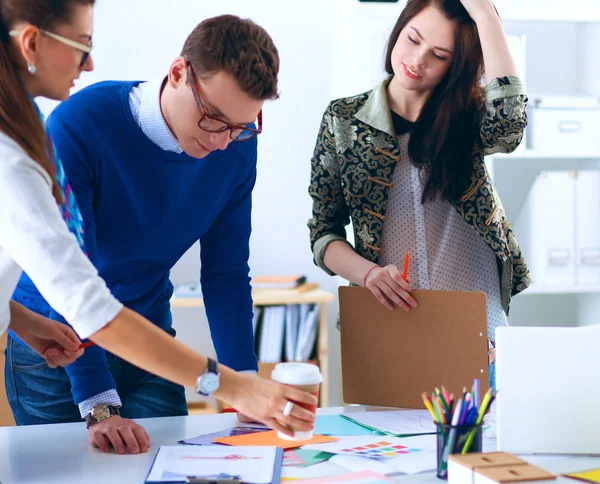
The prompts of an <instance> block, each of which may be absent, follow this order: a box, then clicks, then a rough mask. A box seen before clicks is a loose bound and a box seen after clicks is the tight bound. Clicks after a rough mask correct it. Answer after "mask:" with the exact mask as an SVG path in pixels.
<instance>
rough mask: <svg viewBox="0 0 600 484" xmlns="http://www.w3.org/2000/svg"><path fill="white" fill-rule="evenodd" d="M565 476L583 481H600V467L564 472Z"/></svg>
mask: <svg viewBox="0 0 600 484" xmlns="http://www.w3.org/2000/svg"><path fill="white" fill-rule="evenodd" d="M564 476H565V477H570V478H571V479H577V480H579V481H583V482H592V483H600V469H591V470H589V471H584V472H573V473H571V474H564Z"/></svg>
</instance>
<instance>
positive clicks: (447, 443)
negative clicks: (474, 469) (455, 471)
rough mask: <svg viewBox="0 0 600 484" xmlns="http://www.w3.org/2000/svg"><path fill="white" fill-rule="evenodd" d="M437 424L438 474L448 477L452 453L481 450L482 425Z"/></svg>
mask: <svg viewBox="0 0 600 484" xmlns="http://www.w3.org/2000/svg"><path fill="white" fill-rule="evenodd" d="M436 426H437V476H438V477H439V478H440V479H448V457H449V456H450V454H462V453H463V452H464V453H465V454H469V453H471V452H481V445H482V430H481V429H482V426H481V424H479V425H475V424H471V425H444V424H439V423H438V424H436Z"/></svg>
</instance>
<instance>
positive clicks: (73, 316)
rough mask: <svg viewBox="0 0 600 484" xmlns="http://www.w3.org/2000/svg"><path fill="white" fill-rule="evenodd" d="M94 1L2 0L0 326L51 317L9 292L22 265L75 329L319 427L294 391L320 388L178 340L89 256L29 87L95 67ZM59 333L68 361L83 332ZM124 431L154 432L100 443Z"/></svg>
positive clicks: (206, 387)
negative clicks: (240, 366) (292, 383)
mask: <svg viewBox="0 0 600 484" xmlns="http://www.w3.org/2000/svg"><path fill="white" fill-rule="evenodd" d="M93 4H94V0H62V1H57V0H53V1H50V0H0V333H2V332H4V330H5V329H6V328H7V326H8V323H9V321H10V323H11V326H15V329H17V328H19V327H22V326H27V325H28V324H29V327H34V326H36V325H37V327H38V328H39V327H43V326H47V325H48V324H49V322H48V321H47V320H46V319H45V318H43V317H41V316H39V315H36V314H34V313H32V312H31V311H29V310H27V309H26V308H24V307H23V306H21V305H19V304H16V303H14V302H11V301H10V299H11V295H12V293H13V291H14V289H15V287H16V284H17V281H18V280H19V277H20V276H21V273H22V270H25V271H27V273H28V274H29V275H30V276H31V278H32V280H33V282H34V283H35V285H36V286H37V287H38V289H39V290H40V292H41V293H42V295H43V296H44V298H45V299H46V300H47V301H48V302H49V303H50V304H51V305H52V307H53V308H54V309H55V310H56V311H57V312H59V313H60V314H62V315H63V316H64V317H65V318H66V320H67V321H68V322H69V323H70V324H71V325H72V326H73V328H74V329H75V331H76V332H77V333H78V335H79V337H81V338H90V339H91V340H92V341H93V342H95V343H96V344H98V345H99V346H101V347H103V348H105V349H107V350H109V351H111V352H112V353H114V354H116V355H118V356H120V357H122V358H123V359H125V360H127V361H129V362H131V363H133V364H134V365H136V366H138V367H140V368H143V369H145V370H147V371H149V372H152V373H155V374H156V375H159V376H161V377H163V378H165V379H167V380H170V381H173V382H176V383H179V384H181V385H185V386H188V387H193V388H195V389H196V390H197V391H198V392H199V393H202V394H203V395H212V396H214V397H216V398H219V399H222V400H225V401H227V402H228V403H230V404H231V405H234V406H235V408H237V409H238V410H239V411H241V412H243V413H244V414H246V415H248V416H249V417H252V418H253V419H256V420H258V421H261V422H264V423H266V424H267V425H269V426H272V427H273V428H276V429H278V430H280V431H282V432H285V433H287V434H292V433H293V432H292V429H294V428H296V429H302V430H308V429H310V428H312V427H313V420H314V414H312V413H311V412H309V411H307V410H306V409H304V408H302V407H301V406H300V405H292V404H291V403H290V402H291V401H294V402H299V403H301V404H307V405H315V404H316V403H317V401H316V398H315V397H314V396H312V395H310V394H308V393H307V392H303V391H300V390H298V389H295V388H291V387H288V386H284V385H281V384H279V383H275V382H272V381H267V380H263V379H261V378H258V377H257V376H255V375H252V374H238V373H236V372H235V371H233V370H231V369H229V368H227V367H225V366H223V365H217V364H216V362H214V361H213V360H211V359H210V358H206V357H204V356H202V355H199V354H197V353H195V352H194V351H192V350H191V349H189V348H188V347H186V346H184V345H182V344H181V343H179V342H177V341H176V340H174V339H173V338H172V337H170V336H169V335H168V334H167V333H165V332H164V331H161V330H160V329H159V328H157V327H156V326H155V325H153V324H151V323H150V322H149V321H147V320H146V319H144V318H143V317H141V316H140V315H138V314H137V313H135V312H133V311H131V310H129V309H127V308H124V307H123V305H122V304H121V303H120V302H119V301H117V300H116V299H115V298H114V297H113V296H112V295H111V293H110V291H109V290H108V288H107V287H106V284H105V283H104V281H103V280H102V279H101V278H100V277H99V276H98V273H97V271H96V269H95V268H94V266H93V265H92V263H91V262H90V261H89V260H88V258H87V257H86V256H85V254H84V252H85V246H84V243H83V237H82V234H83V230H84V228H83V224H82V218H81V214H80V212H79V209H78V207H77V203H76V201H75V199H74V197H73V194H72V192H71V189H70V186H69V183H68V181H67V179H66V177H65V174H64V170H63V169H62V165H61V163H60V159H59V158H58V157H57V154H56V151H55V149H54V147H53V145H52V141H51V140H50V139H48V137H47V135H46V132H45V129H44V120H43V117H42V114H41V112H40V110H39V108H38V107H37V105H36V103H35V101H34V98H35V97H37V96H44V97H47V98H49V99H56V100H64V99H66V98H67V97H68V96H69V90H70V88H71V87H72V86H73V83H74V81H75V80H76V79H77V78H79V76H80V74H81V73H82V72H83V71H91V70H92V69H93V61H92V58H91V57H90V52H91V49H92V41H91V39H92V18H93ZM63 215H64V220H67V221H68V226H67V224H66V223H65V221H64V220H63ZM54 324H56V323H54ZM59 326H60V325H59ZM53 328H55V327H54V326H53ZM38 333H39V331H38ZM42 333H43V332H42ZM55 333H56V331H54V332H52V333H51V334H50V333H48V332H47V334H46V335H45V336H46V340H47V341H49V343H47V344H48V345H50V346H52V347H53V351H54V352H57V354H58V353H60V354H61V355H62V356H63V359H62V360H60V361H59V362H57V363H68V361H66V360H65V358H66V359H67V360H68V359H69V358H71V359H72V358H75V357H77V356H78V354H79V353H78V350H77V348H78V345H79V341H78V340H77V338H76V337H75V335H74V334H72V333H71V332H70V331H69V330H68V328H65V329H64V332H63V333H64V334H66V335H67V339H68V341H66V342H65V341H64V338H60V337H57V336H56V334H55ZM20 334H22V333H20ZM48 334H50V336H48ZM38 336H39V335H38ZM41 336H44V334H42V335H41ZM24 339H25V341H26V342H28V340H27V336H25V337H24ZM34 348H35V347H34ZM117 413H118V412H117ZM111 415H114V414H113V413H112V411H111V413H110V414H107V415H104V416H103V418H106V417H110V416H111ZM93 417H94V418H100V417H101V416H93ZM94 421H95V420H93V419H92V420H91V422H92V423H93V422H94ZM88 423H89V422H88ZM121 427H123V426H121ZM136 432H137V433H136ZM123 443H125V444H127V446H128V447H129V450H130V451H131V452H134V453H137V452H140V451H142V452H144V451H147V450H148V449H149V445H150V439H149V437H148V435H147V434H146V433H145V431H144V430H143V429H142V428H141V427H140V428H139V429H137V430H135V431H132V430H131V429H130V428H126V429H119V428H118V427H117V428H116V429H114V432H113V433H112V434H110V435H108V436H106V440H105V441H102V442H96V443H95V445H97V446H98V447H100V448H101V449H102V450H105V451H108V450H109V449H110V444H112V445H113V446H114V447H115V449H116V450H117V451H118V452H120V453H122V452H124V445H123Z"/></svg>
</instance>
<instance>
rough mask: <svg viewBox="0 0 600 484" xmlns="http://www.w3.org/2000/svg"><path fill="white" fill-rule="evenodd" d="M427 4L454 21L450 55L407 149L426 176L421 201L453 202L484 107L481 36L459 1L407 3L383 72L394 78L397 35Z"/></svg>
mask: <svg viewBox="0 0 600 484" xmlns="http://www.w3.org/2000/svg"><path fill="white" fill-rule="evenodd" d="M429 5H431V6H433V7H435V8H437V9H439V10H440V12H442V14H443V15H444V16H445V17H446V18H447V19H448V20H450V21H453V22H454V23H455V25H456V33H455V46H454V55H453V57H452V64H451V66H450V68H449V70H448V72H447V73H446V76H445V77H444V79H443V80H442V81H441V82H440V84H439V85H438V86H437V87H436V88H435V89H434V90H433V93H432V94H431V97H430V98H429V99H428V100H427V102H426V103H425V106H424V107H423V110H422V111H421V114H420V116H419V119H418V120H417V122H416V123H415V126H414V127H413V129H412V131H411V133H410V140H409V143H408V151H409V155H410V158H411V160H412V162H413V163H414V164H415V165H416V166H418V167H420V168H421V169H422V170H423V171H422V173H423V174H424V175H425V187H424V190H423V202H425V201H426V200H433V199H436V198H437V197H439V196H441V197H442V198H444V199H446V200H449V201H454V200H457V199H458V198H459V197H460V196H461V195H462V194H463V193H464V191H465V190H466V189H467V188H468V185H469V183H470V177H471V174H472V171H473V149H474V147H475V146H476V143H478V140H479V124H480V113H481V108H482V103H483V90H482V88H481V84H480V83H481V79H482V76H483V53H482V51H481V44H480V41H479V34H478V32H477V26H476V25H475V22H474V21H473V20H472V19H471V17H470V16H469V14H468V13H467V11H466V10H465V8H464V7H463V6H462V4H461V2H460V0H408V2H407V4H406V7H405V8H404V10H403V11H402V13H401V14H400V17H399V18H398V21H397V22H396V25H395V26H394V29H393V31H392V33H391V35H390V38H389V40H388V45H387V53H386V60H385V69H386V71H387V72H388V74H393V69H392V62H391V57H392V50H393V49H394V46H395V45H396V42H397V40H398V37H399V36H400V32H401V31H402V29H403V28H404V27H406V26H407V25H408V23H409V22H410V21H411V20H412V19H413V18H414V17H415V16H416V15H418V14H419V13H420V12H421V11H422V10H423V9H425V8H426V7H427V6H429Z"/></svg>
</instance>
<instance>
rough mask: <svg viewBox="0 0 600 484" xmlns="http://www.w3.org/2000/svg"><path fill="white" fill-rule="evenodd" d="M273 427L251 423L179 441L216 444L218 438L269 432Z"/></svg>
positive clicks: (179, 442)
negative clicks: (251, 424) (252, 424)
mask: <svg viewBox="0 0 600 484" xmlns="http://www.w3.org/2000/svg"><path fill="white" fill-rule="evenodd" d="M270 430H271V429H270V428H269V427H265V426H260V427H259V426H255V427H253V426H250V425H238V426H236V427H231V428H228V429H224V430H219V431H217V432H212V433H210V434H203V435H199V436H198V437H190V438H188V439H183V440H179V441H177V443H178V444H187V445H215V444H214V442H213V439H217V438H220V437H235V436H236V435H246V434H254V433H256V432H268V431H270Z"/></svg>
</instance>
